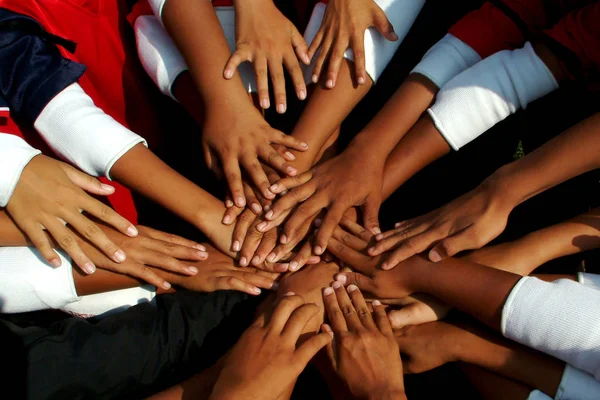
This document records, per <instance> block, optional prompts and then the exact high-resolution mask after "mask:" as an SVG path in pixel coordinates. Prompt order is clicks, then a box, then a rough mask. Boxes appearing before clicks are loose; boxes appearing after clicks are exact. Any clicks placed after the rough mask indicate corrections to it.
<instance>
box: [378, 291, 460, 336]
mask: <svg viewBox="0 0 600 400" xmlns="http://www.w3.org/2000/svg"><path fill="white" fill-rule="evenodd" d="M386 303H387V302H386ZM393 304H394V305H395V306H398V305H401V306H402V307H401V308H400V309H394V310H391V311H389V313H388V318H389V319H390V323H391V324H392V328H394V329H400V328H403V327H405V326H408V325H419V324H425V323H427V322H433V321H438V320H440V319H443V318H444V317H445V316H446V315H448V312H450V310H451V309H452V307H450V306H449V305H448V304H446V303H444V302H443V301H441V300H439V299H438V298H436V297H433V296H430V295H428V294H424V293H415V294H413V295H411V296H408V297H405V298H403V299H397V300H395V301H393Z"/></svg>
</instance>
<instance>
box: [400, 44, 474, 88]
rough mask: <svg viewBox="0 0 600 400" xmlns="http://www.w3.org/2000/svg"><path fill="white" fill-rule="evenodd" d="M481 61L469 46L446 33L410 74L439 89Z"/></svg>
mask: <svg viewBox="0 0 600 400" xmlns="http://www.w3.org/2000/svg"><path fill="white" fill-rule="evenodd" d="M479 61H481V57H480V56H479V54H477V52H476V51H475V50H473V48H472V47H471V46H469V45H468V44H466V43H465V42H463V41H462V40H460V39H459V38H457V37H456V36H454V35H452V34H450V33H448V34H446V36H444V37H443V38H442V39H440V40H439V41H438V42H437V43H436V44H434V45H433V46H431V48H430V49H429V50H428V51H427V53H425V55H424V56H423V58H422V59H421V61H420V62H419V63H418V64H417V65H416V67H415V68H413V70H412V71H411V72H410V73H411V74H415V73H416V74H421V75H423V76H424V77H426V78H428V79H429V80H430V81H431V82H433V84H434V85H436V86H437V87H438V88H441V87H442V86H444V85H445V84H446V82H448V81H449V80H450V79H452V78H454V77H455V76H456V75H458V74H460V73H461V72H463V71H464V70H466V69H468V68H470V67H472V66H473V65H475V64H477V63H478V62H479Z"/></svg>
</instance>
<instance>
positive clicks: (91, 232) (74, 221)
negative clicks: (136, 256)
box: [63, 212, 127, 263]
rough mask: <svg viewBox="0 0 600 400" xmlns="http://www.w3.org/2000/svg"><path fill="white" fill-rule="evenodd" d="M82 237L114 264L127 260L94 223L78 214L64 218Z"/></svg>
mask: <svg viewBox="0 0 600 400" xmlns="http://www.w3.org/2000/svg"><path fill="white" fill-rule="evenodd" d="M63 218H64V219H65V220H66V221H69V225H71V226H72V227H73V228H74V229H75V230H76V231H77V232H79V234H81V236H83V237H85V238H86V239H87V240H88V241H89V242H90V243H91V244H93V245H94V246H95V247H96V248H98V249H99V250H100V251H102V252H103V253H104V254H106V255H107V256H108V257H109V258H110V259H111V260H113V261H114V262H118V263H119V262H123V261H125V259H126V258H127V256H126V255H125V252H124V251H123V250H121V249H120V248H119V247H118V246H117V245H116V244H114V243H113V241H112V240H110V239H109V238H108V236H106V234H105V233H104V232H103V231H102V230H101V229H100V228H99V227H98V225H96V224H95V223H93V222H92V221H90V220H89V219H87V218H86V217H84V216H83V215H81V214H80V213H78V212H74V213H72V214H71V215H69V216H68V219H67V215H65V216H63Z"/></svg>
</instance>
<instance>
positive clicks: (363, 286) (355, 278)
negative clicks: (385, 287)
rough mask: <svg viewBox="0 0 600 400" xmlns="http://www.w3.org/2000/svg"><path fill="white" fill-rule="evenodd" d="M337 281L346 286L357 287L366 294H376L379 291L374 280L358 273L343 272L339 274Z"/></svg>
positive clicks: (336, 277)
mask: <svg viewBox="0 0 600 400" xmlns="http://www.w3.org/2000/svg"><path fill="white" fill-rule="evenodd" d="M335 279H336V281H338V282H340V283H341V284H343V285H345V286H349V285H356V286H358V287H359V289H360V290H362V291H364V292H370V293H374V292H376V291H377V286H376V285H375V283H373V280H372V279H371V278H369V277H368V276H366V275H363V274H361V273H358V272H342V273H339V274H337V275H336V276H335Z"/></svg>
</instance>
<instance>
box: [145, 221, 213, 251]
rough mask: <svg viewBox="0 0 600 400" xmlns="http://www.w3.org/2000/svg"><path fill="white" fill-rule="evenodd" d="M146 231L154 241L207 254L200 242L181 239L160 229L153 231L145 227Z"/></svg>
mask: <svg viewBox="0 0 600 400" xmlns="http://www.w3.org/2000/svg"><path fill="white" fill-rule="evenodd" d="M144 231H145V232H146V234H148V236H150V237H151V238H153V239H157V240H162V241H163V242H167V243H173V244H178V245H180V246H185V247H190V248H192V249H196V250H200V251H203V252H206V246H204V245H202V244H200V243H198V242H194V241H193V240H190V239H186V238H184V237H181V236H179V235H175V234H173V233H167V232H163V231H159V230H158V229H153V228H150V227H147V226H145V227H144Z"/></svg>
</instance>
